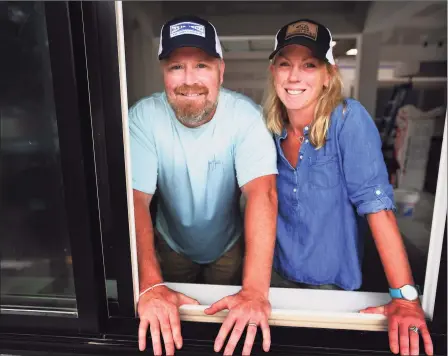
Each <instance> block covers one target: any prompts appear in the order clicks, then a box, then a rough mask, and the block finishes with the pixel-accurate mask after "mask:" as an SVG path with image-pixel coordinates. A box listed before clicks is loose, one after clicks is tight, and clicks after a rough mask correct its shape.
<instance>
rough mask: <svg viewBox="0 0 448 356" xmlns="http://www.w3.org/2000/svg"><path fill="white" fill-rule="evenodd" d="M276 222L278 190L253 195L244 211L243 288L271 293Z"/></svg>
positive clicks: (266, 293)
mask: <svg viewBox="0 0 448 356" xmlns="http://www.w3.org/2000/svg"><path fill="white" fill-rule="evenodd" d="M276 225H277V193H276V191H275V190H273V191H271V192H263V193H258V194H254V195H250V196H249V197H248V199H247V204H246V211H245V240H246V253H245V261H244V271H243V289H244V290H252V291H257V292H260V293H262V294H263V295H264V296H265V297H268V294H269V286H270V283H271V272H272V259H273V253H274V246H275V238H276V235H275V234H276Z"/></svg>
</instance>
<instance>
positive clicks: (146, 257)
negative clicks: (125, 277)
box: [134, 204, 163, 292]
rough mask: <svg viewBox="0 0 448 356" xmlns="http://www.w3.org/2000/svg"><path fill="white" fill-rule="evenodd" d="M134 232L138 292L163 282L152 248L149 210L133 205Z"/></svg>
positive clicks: (152, 232)
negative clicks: (138, 281) (135, 238)
mask: <svg viewBox="0 0 448 356" xmlns="http://www.w3.org/2000/svg"><path fill="white" fill-rule="evenodd" d="M134 214H135V231H136V235H137V256H138V271H139V280H140V283H139V284H140V292H141V291H143V290H144V289H146V288H148V287H150V286H152V285H154V284H156V283H160V282H162V281H163V278H162V274H161V272H160V266H159V262H158V261H157V256H156V250H155V246H154V229H153V225H152V221H151V215H150V213H149V209H148V207H146V206H144V205H143V206H142V204H135V208H134Z"/></svg>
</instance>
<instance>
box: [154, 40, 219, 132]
mask: <svg viewBox="0 0 448 356" xmlns="http://www.w3.org/2000/svg"><path fill="white" fill-rule="evenodd" d="M162 70H163V79H164V82H165V92H166V95H167V98H168V102H169V103H170V105H171V107H172V108H173V110H174V112H175V113H176V117H177V119H178V120H179V121H180V122H181V123H182V124H184V125H185V126H188V127H197V126H200V125H202V124H204V123H205V122H207V121H209V120H210V119H211V115H212V114H213V113H214V111H215V109H216V105H217V103H218V95H219V88H220V86H221V84H222V82H223V75H224V62H223V61H222V60H221V59H219V58H215V57H212V56H210V55H208V54H207V53H205V52H204V51H202V50H201V49H198V48H193V47H184V48H178V49H176V50H175V51H173V52H172V53H171V55H170V56H169V58H167V59H166V60H164V61H163V62H162Z"/></svg>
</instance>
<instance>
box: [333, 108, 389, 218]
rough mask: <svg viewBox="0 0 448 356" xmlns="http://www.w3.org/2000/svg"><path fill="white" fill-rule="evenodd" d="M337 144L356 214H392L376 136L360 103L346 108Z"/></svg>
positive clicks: (387, 184) (373, 127)
mask: <svg viewBox="0 0 448 356" xmlns="http://www.w3.org/2000/svg"><path fill="white" fill-rule="evenodd" d="M338 141H339V148H340V152H341V156H342V165H343V170H344V172H343V173H344V177H345V181H346V186H347V191H348V195H349V198H350V201H351V202H352V204H353V205H354V206H355V207H356V210H357V212H358V214H359V215H361V216H363V215H366V214H370V213H376V212H379V211H381V210H394V211H395V209H396V208H395V204H394V196H393V188H392V185H391V184H390V183H389V178H388V173H387V169H386V164H385V162H384V157H383V153H382V151H381V139H380V136H379V132H378V129H377V127H376V126H375V123H374V121H373V120H372V118H371V117H370V115H369V113H368V112H367V111H366V109H365V108H364V107H363V106H362V105H361V104H360V103H359V102H351V103H350V105H348V107H347V111H346V113H345V117H344V119H343V122H342V128H341V131H340V132H339V140H338Z"/></svg>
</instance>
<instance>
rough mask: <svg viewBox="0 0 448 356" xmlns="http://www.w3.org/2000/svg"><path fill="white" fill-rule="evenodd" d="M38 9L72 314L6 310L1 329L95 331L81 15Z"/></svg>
mask: <svg viewBox="0 0 448 356" xmlns="http://www.w3.org/2000/svg"><path fill="white" fill-rule="evenodd" d="M43 6H44V13H45V22H46V31H47V35H48V46H49V54H50V66H51V71H52V85H53V92H54V103H55V111H56V120H57V125H58V135H59V147H60V152H61V154H60V163H61V171H62V180H63V189H64V192H63V193H64V197H65V209H66V216H67V224H68V235H69V242H70V248H71V255H72V266H73V277H74V284H75V297H76V304H77V310H76V312H70V313H64V312H63V311H59V312H56V313H53V314H54V315H49V314H51V313H48V312H47V311H44V310H41V309H39V308H37V307H30V308H27V309H26V310H21V309H23V308H17V309H15V308H13V307H10V308H8V313H7V314H2V316H1V318H0V331H1V332H4V331H7V332H13V331H17V332H25V331H35V330H40V331H41V332H47V333H50V332H52V331H54V330H60V331H63V332H70V331H74V330H76V331H78V332H98V331H99V330H100V329H101V328H102V327H103V325H102V324H101V323H102V320H104V316H105V315H107V311H106V307H107V304H106V303H105V302H104V301H105V293H104V289H105V287H104V284H105V282H104V278H103V275H102V250H101V245H100V244H99V242H100V240H99V239H96V238H95V237H96V236H100V226H99V219H98V211H97V209H96V207H97V205H98V203H97V195H96V177H95V166H94V161H93V159H92V154H91V152H93V146H92V142H91V141H90V140H89V139H88V138H89V137H90V136H91V133H90V105H89V97H88V85H87V75H86V74H87V71H86V70H87V68H86V66H85V51H84V40H83V30H82V14H81V11H80V10H81V9H80V7H79V6H77V4H76V3H69V2H43ZM89 133H90V134H89ZM98 256H99V258H98ZM56 315H57V316H56Z"/></svg>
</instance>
